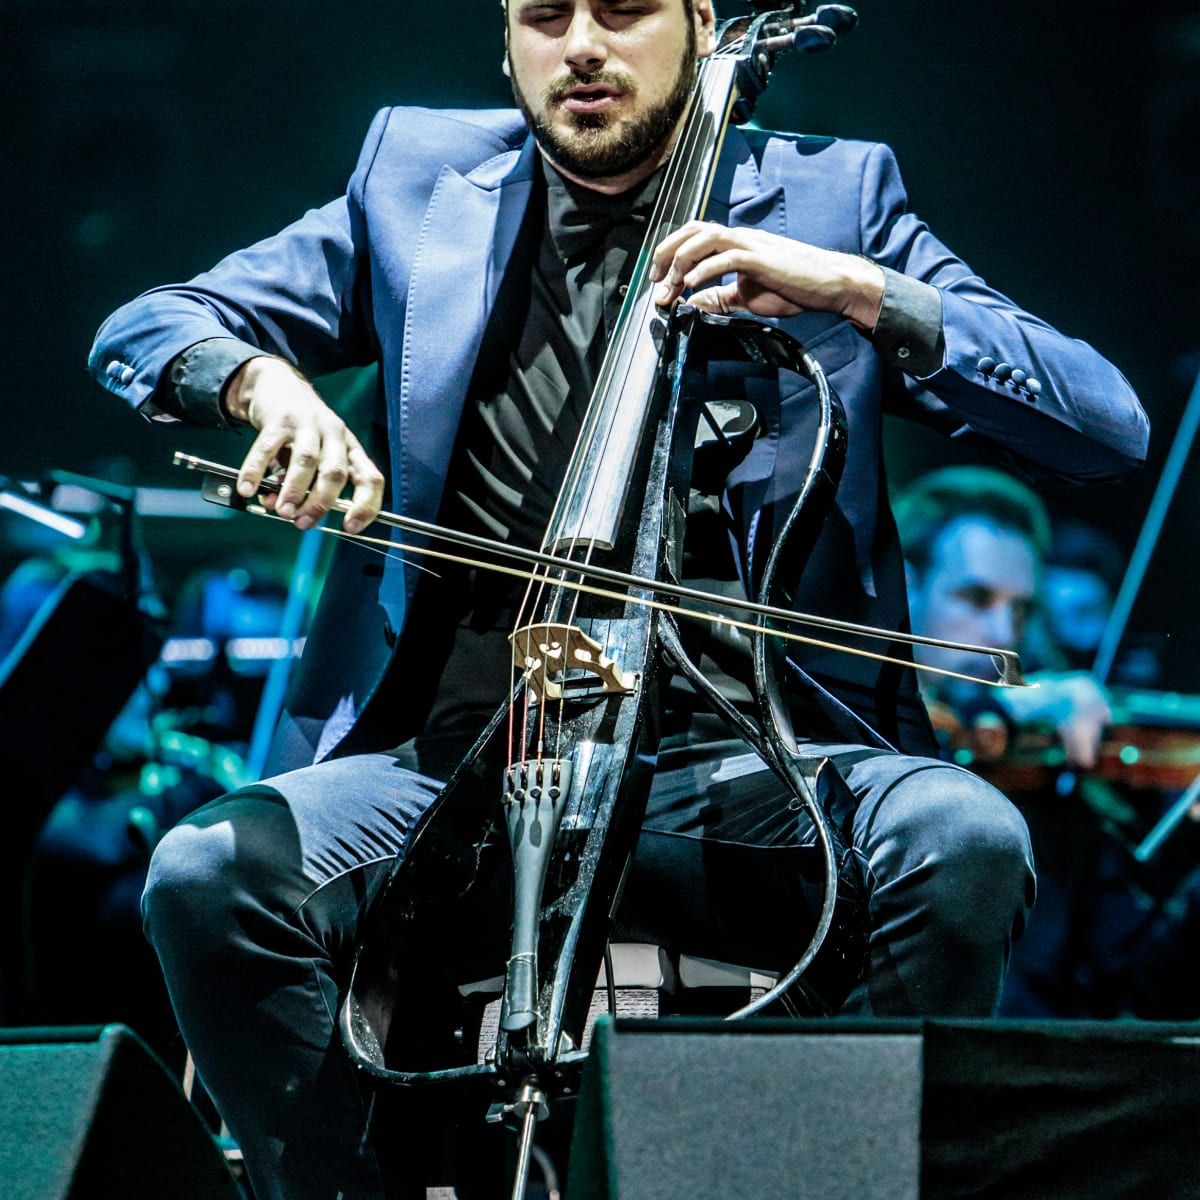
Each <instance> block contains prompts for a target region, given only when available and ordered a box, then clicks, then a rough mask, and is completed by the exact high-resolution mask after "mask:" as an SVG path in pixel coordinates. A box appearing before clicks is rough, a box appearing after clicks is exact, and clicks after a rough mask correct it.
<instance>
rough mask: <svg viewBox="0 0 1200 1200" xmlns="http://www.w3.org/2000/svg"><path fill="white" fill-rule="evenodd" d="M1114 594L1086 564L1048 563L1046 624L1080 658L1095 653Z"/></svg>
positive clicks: (1045, 605)
mask: <svg viewBox="0 0 1200 1200" xmlns="http://www.w3.org/2000/svg"><path fill="white" fill-rule="evenodd" d="M1112 604H1113V594H1112V592H1111V591H1109V588H1108V584H1107V583H1105V582H1104V580H1103V579H1101V578H1100V576H1099V575H1097V574H1095V573H1094V572H1092V571H1088V570H1085V569H1084V568H1083V567H1055V566H1048V567H1047V568H1046V572H1045V586H1044V588H1043V606H1044V611H1045V614H1046V624H1047V625H1048V626H1049V628H1050V634H1051V636H1052V637H1053V638H1054V640H1055V642H1056V643H1057V644H1058V645H1059V646H1061V647H1062V648H1063V649H1064V650H1066V651H1067V652H1068V653H1069V654H1070V655H1073V656H1078V657H1080V658H1081V659H1082V658H1086V657H1087V656H1088V655H1091V654H1094V653H1095V652H1096V648H1097V647H1098V646H1099V645H1100V639H1101V638H1102V637H1103V636H1104V630H1105V627H1106V626H1107V625H1108V615H1109V612H1110V611H1111V609H1112Z"/></svg>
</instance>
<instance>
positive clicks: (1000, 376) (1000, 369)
mask: <svg viewBox="0 0 1200 1200" xmlns="http://www.w3.org/2000/svg"><path fill="white" fill-rule="evenodd" d="M1011 374H1012V367H1010V366H1009V365H1008V363H1006V362H1002V363H997V364H996V369H995V370H994V371H993V372H992V378H993V379H995V380H998V381H999V382H1000V383H1003V382H1004V381H1005V380H1006V379H1007V378H1008V377H1009V376H1010V375H1011Z"/></svg>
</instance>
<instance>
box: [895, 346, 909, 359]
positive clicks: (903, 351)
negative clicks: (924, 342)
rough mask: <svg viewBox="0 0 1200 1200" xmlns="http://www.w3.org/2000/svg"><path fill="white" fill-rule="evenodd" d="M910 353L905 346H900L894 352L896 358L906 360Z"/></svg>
mask: <svg viewBox="0 0 1200 1200" xmlns="http://www.w3.org/2000/svg"><path fill="white" fill-rule="evenodd" d="M911 353H912V351H911V350H910V349H909V348H908V347H907V346H900V347H899V348H898V349H897V350H896V357H897V358H907V357H908V356H909V355H910V354H911Z"/></svg>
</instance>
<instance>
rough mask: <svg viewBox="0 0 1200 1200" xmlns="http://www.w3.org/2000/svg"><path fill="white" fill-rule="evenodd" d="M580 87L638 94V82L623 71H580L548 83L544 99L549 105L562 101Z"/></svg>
mask: <svg viewBox="0 0 1200 1200" xmlns="http://www.w3.org/2000/svg"><path fill="white" fill-rule="evenodd" d="M580 87H611V88H613V89H615V90H616V91H618V92H624V93H625V94H626V95H629V96H636V95H637V82H636V81H635V80H634V78H633V76H632V75H626V74H625V73H624V72H623V71H580V72H574V73H572V74H571V75H568V76H566V77H565V78H563V79H555V80H554V81H553V82H551V83H548V84H547V85H546V86H545V87H544V88H543V89H542V101H543V103H544V104H546V105H547V106H549V105H551V104H558V103H561V102H562V101H563V100H565V99H566V98H567V97H568V96H569V95H570V94H571V93H572V92H573V91H574V90H575V89H576V88H580Z"/></svg>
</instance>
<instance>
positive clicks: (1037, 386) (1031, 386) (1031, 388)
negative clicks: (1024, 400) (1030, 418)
mask: <svg viewBox="0 0 1200 1200" xmlns="http://www.w3.org/2000/svg"><path fill="white" fill-rule="evenodd" d="M1025 390H1026V391H1027V392H1028V393H1029V394H1030V395H1031V396H1040V395H1041V394H1042V381H1041V380H1040V379H1031V380H1029V382H1028V383H1026V384H1025Z"/></svg>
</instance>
